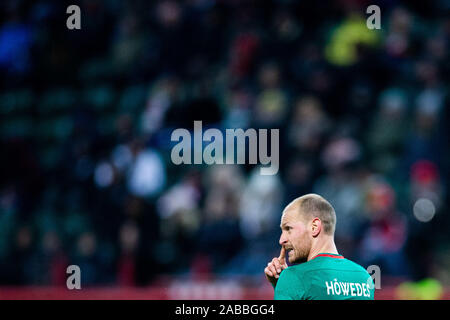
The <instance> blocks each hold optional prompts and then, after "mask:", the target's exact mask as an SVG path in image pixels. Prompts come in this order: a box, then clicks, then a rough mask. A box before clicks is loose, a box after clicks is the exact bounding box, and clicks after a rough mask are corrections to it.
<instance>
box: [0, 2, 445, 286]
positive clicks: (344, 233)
mask: <svg viewBox="0 0 450 320" xmlns="http://www.w3.org/2000/svg"><path fill="white" fill-rule="evenodd" d="M70 4H73V3H72V1H49V0H38V1H26V0H23V1H22V0H6V1H2V2H1V4H0V73H1V75H2V76H1V79H0V113H1V117H0V129H1V132H0V134H1V136H0V141H1V142H0V143H1V145H0V150H1V153H0V154H1V157H0V171H1V173H0V285H64V284H65V281H66V276H67V275H66V267H67V266H68V265H70V264H76V265H79V266H80V268H81V270H82V282H83V285H123V286H138V285H148V284H151V283H154V282H155V281H158V279H161V277H162V276H180V277H187V278H190V279H196V278H205V277H207V278H208V277H214V276H242V277H243V278H244V279H252V278H255V277H256V279H257V281H262V277H263V269H264V267H265V265H266V264H267V262H268V261H269V260H270V259H271V258H272V257H273V256H277V255H278V252H279V245H278V239H279V236H280V229H279V219H280V216H281V212H282V209H283V207H284V206H285V205H286V204H288V203H289V202H290V201H292V200H293V199H294V198H296V197H298V196H301V195H303V194H305V193H310V192H314V193H318V194H320V195H322V196H323V197H325V198H326V199H327V200H329V201H330V202H331V204H332V205H333V206H334V208H335V210H336V213H337V230H336V242H337V247H338V249H339V251H340V253H341V254H343V255H344V256H345V257H347V258H350V259H352V260H354V261H356V262H358V263H359V264H361V265H362V266H364V267H368V266H369V265H373V264H375V265H378V266H380V269H381V274H382V281H389V279H410V280H420V279H424V278H428V277H433V278H436V279H439V281H442V282H444V283H447V284H450V274H449V272H448V270H450V239H449V238H448V234H449V227H450V219H449V215H448V210H449V203H450V202H449V196H450V195H449V193H448V191H447V187H448V186H449V184H448V181H450V180H449V178H450V176H449V174H450V172H449V169H450V157H449V143H448V136H449V133H450V132H449V130H448V126H447V124H448V123H449V120H450V119H449V115H450V114H449V108H448V103H449V102H448V101H449V100H448V84H449V74H450V59H449V54H448V49H449V45H450V43H449V41H450V14H449V13H450V2H449V1H445V0H441V1H433V2H432V1H418V0H415V1H404V2H401V1H395V0H392V1H380V2H379V3H378V4H379V6H380V8H381V29H379V30H376V29H375V30H370V29H368V28H367V26H366V19H367V17H368V15H367V14H366V13H365V10H366V8H367V6H368V5H370V4H374V3H371V2H368V1H363V0H338V1H334V2H328V1H290V0H278V1H276V0H272V1H256V0H252V1H251V0H248V1H237V0H228V1H227V0H187V1H174V0H162V1H144V0H142V1H140V0H134V1H118V0H105V1H100V0H85V1H79V2H78V5H79V6H80V8H81V30H68V29H67V28H66V19H67V17H68V16H69V14H67V13H66V8H67V6H69V5H70ZM194 120H202V121H203V125H204V127H213V128H219V129H222V130H223V129H225V128H243V129H246V128H279V129H280V171H279V172H278V174H277V175H272V176H263V175H260V171H259V167H258V166H257V165H210V166H208V165H179V166H177V165H174V164H173V163H172V162H171V158H170V152H171V148H172V147H173V145H174V143H173V142H171V141H170V135H171V133H172V131H173V130H174V129H176V128H187V129H192V127H193V121H194ZM445 141H447V142H445ZM252 276H254V277H252ZM385 283H386V282H385Z"/></svg>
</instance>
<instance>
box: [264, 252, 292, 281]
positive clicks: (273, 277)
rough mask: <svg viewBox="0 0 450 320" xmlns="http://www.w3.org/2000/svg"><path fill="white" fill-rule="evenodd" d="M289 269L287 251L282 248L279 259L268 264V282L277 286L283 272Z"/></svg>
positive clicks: (266, 269)
mask: <svg viewBox="0 0 450 320" xmlns="http://www.w3.org/2000/svg"><path fill="white" fill-rule="evenodd" d="M287 267H288V265H287V263H286V249H284V247H281V251H280V256H279V257H278V258H273V259H272V261H270V262H269V263H268V264H267V267H266V268H265V269H264V274H265V275H266V278H267V280H268V281H269V282H270V283H271V284H272V285H273V286H275V285H276V284H277V282H278V278H279V277H280V273H281V271H283V270H284V269H286V268H287Z"/></svg>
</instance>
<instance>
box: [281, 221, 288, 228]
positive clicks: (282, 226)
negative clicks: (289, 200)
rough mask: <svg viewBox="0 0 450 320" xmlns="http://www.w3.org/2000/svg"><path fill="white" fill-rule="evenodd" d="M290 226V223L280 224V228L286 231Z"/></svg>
mask: <svg viewBox="0 0 450 320" xmlns="http://www.w3.org/2000/svg"><path fill="white" fill-rule="evenodd" d="M288 226H289V225H288V223H286V222H285V223H282V224H280V228H281V229H285V228H286V227H288Z"/></svg>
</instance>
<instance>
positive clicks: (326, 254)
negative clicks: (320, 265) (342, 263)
mask: <svg viewBox="0 0 450 320" xmlns="http://www.w3.org/2000/svg"><path fill="white" fill-rule="evenodd" d="M317 257H328V258H334V259H344V256H342V255H340V254H336V253H319V254H318V255H315V256H314V257H312V258H311V260H312V259H315V258H317Z"/></svg>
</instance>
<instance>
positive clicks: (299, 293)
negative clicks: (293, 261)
mask: <svg viewBox="0 0 450 320" xmlns="http://www.w3.org/2000/svg"><path fill="white" fill-rule="evenodd" d="M274 299H275V300H347V299H354V300H355V299H356V300H373V299H374V283H373V280H372V278H371V277H370V275H369V273H368V272H367V271H366V270H365V269H364V268H363V267H361V266H360V265H358V264H356V263H354V262H352V261H350V260H348V259H345V258H344V257H343V256H341V255H338V254H331V253H321V254H318V255H317V256H315V257H314V258H312V259H311V260H309V261H308V262H305V263H301V264H298V265H294V266H291V267H288V268H286V269H284V270H283V271H282V272H281V274H280V277H279V278H278V282H277V284H276V286H275V296H274Z"/></svg>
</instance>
